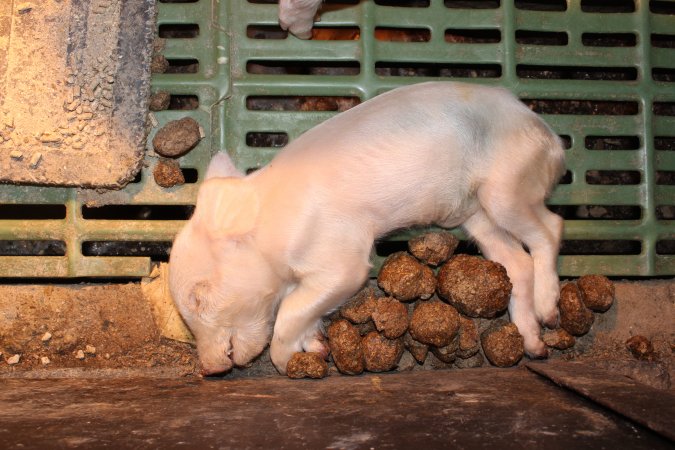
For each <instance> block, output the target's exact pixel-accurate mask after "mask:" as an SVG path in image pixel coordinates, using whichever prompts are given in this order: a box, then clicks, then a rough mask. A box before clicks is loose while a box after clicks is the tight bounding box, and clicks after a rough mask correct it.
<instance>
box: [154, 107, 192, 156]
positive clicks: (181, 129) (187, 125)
mask: <svg viewBox="0 0 675 450" xmlns="http://www.w3.org/2000/svg"><path fill="white" fill-rule="evenodd" d="M200 139H201V132H200V130H199V124H198V123H197V121H196V120H194V119H193V118H191V117H184V118H182V119H180V120H172V121H171V122H169V123H167V124H166V125H164V126H163V127H162V128H160V129H159V130H158V131H157V133H156V134H155V137H154V138H152V147H153V148H154V150H155V152H156V153H157V154H159V155H162V156H166V157H167V158H178V157H179V156H183V155H184V154H186V153H187V152H189V151H190V150H192V149H193V148H194V147H195V146H196V145H197V144H198V143H199V140H200Z"/></svg>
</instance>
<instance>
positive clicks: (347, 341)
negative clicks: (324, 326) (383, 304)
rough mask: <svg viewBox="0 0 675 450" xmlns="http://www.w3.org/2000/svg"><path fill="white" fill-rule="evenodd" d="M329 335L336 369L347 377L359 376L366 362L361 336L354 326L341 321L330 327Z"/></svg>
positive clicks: (329, 343)
mask: <svg viewBox="0 0 675 450" xmlns="http://www.w3.org/2000/svg"><path fill="white" fill-rule="evenodd" d="M327 334H328V346H329V348H330V353H331V356H332V357H333V362H334V363H335V367H337V369H338V370H339V371H340V372H342V373H344V374H347V375H358V374H360V373H361V372H363V369H364V367H365V361H364V359H363V347H362V345H361V335H360V334H359V332H358V330H357V329H356V328H355V327H354V325H352V324H351V323H349V322H348V321H347V320H345V319H339V320H336V321H335V322H333V323H332V324H331V325H330V326H329V327H328V330H327Z"/></svg>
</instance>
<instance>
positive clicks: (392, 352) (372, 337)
mask: <svg viewBox="0 0 675 450" xmlns="http://www.w3.org/2000/svg"><path fill="white" fill-rule="evenodd" d="M361 345H362V346H363V356H364V359H365V361H366V370H368V371H370V372H386V371H388V370H392V369H393V368H395V367H396V364H397V363H398V360H399V359H400V358H401V355H402V354H403V340H402V339H387V338H386V337H384V336H382V335H381V334H380V333H378V332H377V331H371V332H370V333H368V334H367V335H365V336H364V337H363V340H362V342H361Z"/></svg>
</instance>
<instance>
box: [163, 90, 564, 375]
mask: <svg viewBox="0 0 675 450" xmlns="http://www.w3.org/2000/svg"><path fill="white" fill-rule="evenodd" d="M563 171H564V150H563V148H562V146H561V142H560V139H559V138H558V136H557V135H555V134H554V133H553V132H552V131H551V129H550V128H549V127H548V126H547V125H546V124H545V123H544V122H543V121H542V120H541V119H540V118H539V117H538V116H537V115H536V114H535V113H533V112H532V111H530V110H529V109H528V108H526V107H525V106H524V105H523V104H522V103H520V102H519V101H518V99H517V98H515V97H514V96H513V95H512V94H510V93H509V92H508V91H506V90H504V89H501V88H493V87H486V86H480V85H472V84H463V83H454V82H430V83H423V84H415V85H411V86H407V87H401V88H398V89H394V90H392V91H389V92H387V93H385V94H382V95H379V96H377V97H375V98H373V99H372V100H369V101H367V102H364V103H362V104H361V105H359V106H357V107H355V108H353V109H350V110H349V111H346V112H344V113H341V114H338V115H336V116H334V117H333V118H331V119H329V120H327V121H325V122H324V123H322V124H320V125H318V126H317V127H315V128H313V129H311V130H309V131H307V132H306V133H304V134H303V135H302V136H300V137H299V138H297V139H296V140H294V141H293V142H291V143H290V144H289V145H288V146H287V147H285V148H284V149H283V150H282V151H280V152H279V154H278V155H277V156H276V157H275V158H274V159H273V160H272V162H270V163H269V164H268V165H267V166H265V167H263V168H261V169H260V170H258V171H256V172H253V173H252V174H250V175H247V176H244V175H243V174H242V173H240V172H238V171H237V170H236V168H235V167H234V165H233V163H232V162H231V161H230V159H229V158H228V156H227V155H226V154H225V153H219V154H217V155H216V156H215V157H214V158H213V160H212V162H211V164H210V166H209V168H208V170H207V173H206V180H205V181H204V182H203V183H202V185H201V187H200V190H199V194H198V199H197V204H196V208H195V212H194V215H193V217H192V218H191V219H190V220H189V221H188V222H187V224H186V226H185V227H184V228H183V229H182V230H181V231H180V233H179V234H178V236H177V237H176V240H175V242H174V245H173V249H172V251H171V260H170V286H171V293H172V294H173V298H174V300H175V302H176V304H177V306H178V309H179V311H180V313H181V314H182V316H183V318H184V319H185V321H186V323H187V324H188V326H189V327H190V328H191V330H192V331H193V333H194V335H195V337H196V340H197V347H198V352H199V356H200V360H201V364H202V367H203V373H205V374H213V373H220V372H223V371H227V370H229V369H230V368H231V367H232V366H233V365H236V366H243V365H246V364H247V363H248V362H250V361H251V360H252V359H253V358H254V357H255V356H256V355H258V354H260V353H261V352H262V350H263V349H264V348H265V346H266V345H267V344H268V343H270V338H271V348H270V352H271V357H272V362H273V363H274V365H275V366H276V368H277V370H278V371H279V372H280V373H285V370H286V363H287V362H288V360H289V359H290V357H291V355H292V354H293V353H295V352H299V351H303V350H304V351H312V352H321V353H323V354H324V355H327V350H326V346H325V344H324V343H323V341H322V340H321V338H320V335H321V333H320V326H321V322H320V319H321V317H322V316H324V315H325V314H327V313H329V312H330V311H332V310H334V309H336V308H337V307H339V306H340V304H341V303H343V302H344V301H345V300H346V299H347V298H349V297H350V296H352V295H353V294H354V293H355V292H356V291H357V290H358V289H359V288H360V287H361V286H362V285H363V284H364V282H365V280H366V278H367V277H368V274H369V270H370V267H371V264H370V262H369V256H370V253H371V249H372V247H373V241H374V240H375V239H378V238H380V237H382V236H386V235H387V234H388V233H391V232H392V231H394V230H398V229H403V228H408V227H413V226H416V225H431V224H435V225H438V226H441V227H444V228H453V227H456V226H460V225H461V226H462V227H463V228H464V230H465V231H466V232H467V233H468V234H469V235H470V236H471V237H472V238H473V239H475V240H476V242H477V243H478V245H479V247H480V249H481V251H482V253H483V255H485V257H487V258H489V259H492V260H494V261H497V262H499V263H501V264H502V265H504V266H505V268H506V270H507V273H508V275H509V277H510V278H511V282H512V284H513V291H512V296H511V299H510V304H509V312H510V317H511V320H512V321H513V322H514V323H515V324H516V326H517V327H518V330H519V331H520V333H521V334H522V335H523V337H524V340H525V349H526V352H527V353H528V354H529V355H530V356H531V357H545V356H546V354H547V353H546V347H545V346H544V344H543V342H542V341H541V339H540V337H539V333H540V324H546V325H549V326H553V325H555V324H556V322H557V319H558V312H557V301H558V294H559V290H558V275H557V272H556V260H557V254H558V248H559V243H560V239H561V234H562V219H561V218H560V217H559V216H557V215H555V214H553V213H551V212H550V211H549V210H548V209H547V208H546V206H545V205H544V199H545V198H546V197H547V195H548V194H549V193H550V191H551V189H552V188H553V187H554V185H555V184H556V182H557V180H558V179H559V178H560V176H561V174H562V173H563ZM524 245H525V246H526V247H527V249H528V251H525V250H524V247H523V246H524ZM275 318H276V321H275Z"/></svg>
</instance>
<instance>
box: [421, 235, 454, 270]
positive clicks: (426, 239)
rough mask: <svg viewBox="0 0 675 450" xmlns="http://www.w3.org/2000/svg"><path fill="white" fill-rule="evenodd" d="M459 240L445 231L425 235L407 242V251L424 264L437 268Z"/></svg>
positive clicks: (451, 252) (449, 254)
mask: <svg viewBox="0 0 675 450" xmlns="http://www.w3.org/2000/svg"><path fill="white" fill-rule="evenodd" d="M458 244H459V240H458V239H457V238H456V237H455V236H454V235H453V234H451V233H448V232H447V231H439V232H432V233H425V234H422V235H420V236H416V237H414V238H412V239H411V240H409V241H408V250H410V253H412V254H413V256H415V258H417V259H419V260H420V261H422V262H423V263H424V264H429V265H432V266H437V265H439V264H441V263H444V262H445V261H447V260H448V258H450V257H451V256H452V254H453V252H454V251H455V249H456V248H457V245H458Z"/></svg>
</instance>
